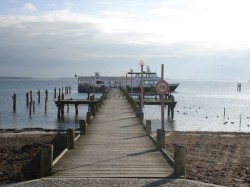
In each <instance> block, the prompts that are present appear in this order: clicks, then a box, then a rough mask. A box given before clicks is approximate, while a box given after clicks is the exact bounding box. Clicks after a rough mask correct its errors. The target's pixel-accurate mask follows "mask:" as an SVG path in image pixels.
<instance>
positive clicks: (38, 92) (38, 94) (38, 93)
mask: <svg viewBox="0 0 250 187" xmlns="http://www.w3.org/2000/svg"><path fill="white" fill-rule="evenodd" d="M37 96H38V103H39V104H40V89H38V91H37Z"/></svg>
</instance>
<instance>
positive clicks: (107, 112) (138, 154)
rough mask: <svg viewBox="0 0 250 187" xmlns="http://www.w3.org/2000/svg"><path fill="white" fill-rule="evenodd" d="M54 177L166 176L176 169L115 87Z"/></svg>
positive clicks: (65, 156) (56, 168) (55, 167)
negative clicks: (150, 137) (168, 161)
mask: <svg viewBox="0 0 250 187" xmlns="http://www.w3.org/2000/svg"><path fill="white" fill-rule="evenodd" d="M53 173H54V174H53V175H52V176H51V177H53V178H88V177H90V178H125V177H126V178H162V177H169V176H171V174H172V173H173V169H172V168H171V167H170V166H169V164H168V163H167V161H166V160H165V159H164V158H163V156H162V155H161V153H160V152H159V151H158V150H157V149H156V148H155V146H154V145H153V143H152V142H151V140H150V139H149V137H148V136H147V135H146V133H145V131H144V130H143V127H142V126H141V125H140V124H139V122H138V119H137V118H136V116H135V114H134V112H133V111H132V108H131V106H130V105H129V103H128V102H127V100H126V99H125V98H124V97H123V96H122V95H121V92H120V90H119V89H112V90H111V91H110V93H109V95H108V98H107V100H105V101H104V105H103V106H102V108H100V111H99V112H98V113H97V115H96V117H94V119H93V120H92V124H91V125H89V126H88V127H87V135H83V136H81V137H80V138H79V139H78V140H77V142H76V144H75V149H73V150H69V151H68V152H67V153H66V154H65V155H64V156H63V158H62V159H61V160H60V161H59V162H58V163H57V164H56V165H55V166H54V167H53Z"/></svg>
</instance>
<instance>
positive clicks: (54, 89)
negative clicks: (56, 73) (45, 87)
mask: <svg viewBox="0 0 250 187" xmlns="http://www.w3.org/2000/svg"><path fill="white" fill-rule="evenodd" d="M54 98H55V99H56V87H55V89H54Z"/></svg>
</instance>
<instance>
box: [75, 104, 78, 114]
mask: <svg viewBox="0 0 250 187" xmlns="http://www.w3.org/2000/svg"><path fill="white" fill-rule="evenodd" d="M75 112H76V115H78V104H75Z"/></svg>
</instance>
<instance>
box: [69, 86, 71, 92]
mask: <svg viewBox="0 0 250 187" xmlns="http://www.w3.org/2000/svg"><path fill="white" fill-rule="evenodd" d="M69 93H70V94H71V86H69Z"/></svg>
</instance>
